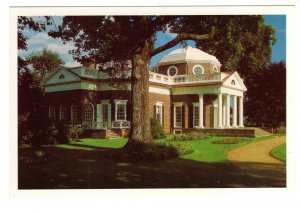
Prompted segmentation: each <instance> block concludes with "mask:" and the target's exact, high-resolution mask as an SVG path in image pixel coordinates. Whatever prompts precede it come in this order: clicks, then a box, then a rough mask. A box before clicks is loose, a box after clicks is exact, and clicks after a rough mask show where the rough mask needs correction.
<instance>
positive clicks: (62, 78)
mask: <svg viewBox="0 0 300 214" xmlns="http://www.w3.org/2000/svg"><path fill="white" fill-rule="evenodd" d="M79 80H80V77H79V76H78V75H77V74H76V73H73V72H71V71H69V70H67V69H65V68H63V67H60V68H58V69H57V70H56V71H53V72H52V73H51V74H49V75H48V76H47V77H46V79H45V80H44V81H43V84H44V85H50V84H57V83H65V82H75V81H79Z"/></svg>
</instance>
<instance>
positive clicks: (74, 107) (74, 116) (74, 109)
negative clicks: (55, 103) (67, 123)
mask: <svg viewBox="0 0 300 214" xmlns="http://www.w3.org/2000/svg"><path fill="white" fill-rule="evenodd" d="M77 122H78V107H77V105H76V104H72V105H71V123H72V124H76V123H77Z"/></svg>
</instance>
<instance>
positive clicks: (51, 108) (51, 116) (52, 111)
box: [49, 105, 55, 121]
mask: <svg viewBox="0 0 300 214" xmlns="http://www.w3.org/2000/svg"><path fill="white" fill-rule="evenodd" d="M49 119H50V120H52V121H53V120H55V108H54V106H52V105H51V106H49Z"/></svg>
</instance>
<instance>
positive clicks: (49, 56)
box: [26, 48, 65, 79]
mask: <svg viewBox="0 0 300 214" xmlns="http://www.w3.org/2000/svg"><path fill="white" fill-rule="evenodd" d="M26 62H27V63H28V64H29V65H32V67H33V69H34V70H35V71H37V72H38V74H39V75H40V79H42V78H44V76H45V75H46V74H47V73H49V72H51V71H53V70H54V69H55V68H57V67H58V66H59V65H61V64H65V62H64V61H63V60H62V59H61V58H60V56H59V54H58V53H56V52H54V51H51V50H49V49H47V48H43V50H42V51H38V52H34V53H31V54H30V55H29V56H27V57H26Z"/></svg>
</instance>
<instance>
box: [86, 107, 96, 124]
mask: <svg viewBox="0 0 300 214" xmlns="http://www.w3.org/2000/svg"><path fill="white" fill-rule="evenodd" d="M84 121H90V122H91V121H94V106H93V104H91V103H87V104H86V105H85V108H84Z"/></svg>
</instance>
